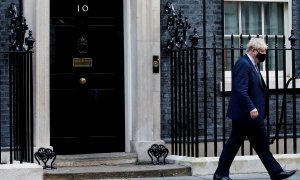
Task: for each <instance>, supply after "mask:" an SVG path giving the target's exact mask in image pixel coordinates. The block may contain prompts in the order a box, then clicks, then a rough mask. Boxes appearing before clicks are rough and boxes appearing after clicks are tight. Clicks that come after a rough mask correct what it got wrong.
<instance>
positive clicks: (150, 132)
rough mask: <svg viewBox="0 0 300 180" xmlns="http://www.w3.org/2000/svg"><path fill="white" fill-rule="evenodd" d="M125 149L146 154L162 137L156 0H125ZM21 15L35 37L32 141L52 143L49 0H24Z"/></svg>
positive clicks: (37, 144)
mask: <svg viewBox="0 0 300 180" xmlns="http://www.w3.org/2000/svg"><path fill="white" fill-rule="evenodd" d="M123 4H124V5H123V8H124V68H125V69H124V73H125V74H124V78H125V79H124V82H125V89H124V93H125V141H126V142H125V145H126V148H125V149H126V150H125V151H126V152H137V153H138V158H139V161H145V160H149V156H148V154H147V150H148V148H149V147H150V146H151V145H152V144H154V143H157V144H162V143H163V141H162V140H161V139H160V74H159V73H157V74H154V73H153V72H152V57H153V56H154V55H159V56H160V1H159V0H123ZM24 16H25V18H26V19H27V24H28V25H29V28H30V29H31V30H32V31H33V36H34V38H35V40H36V42H35V49H34V52H35V53H34V124H35V128H34V144H35V150H37V149H38V148H40V147H48V148H49V147H50V148H51V146H50V131H51V130H50V86H49V82H50V71H49V69H50V67H49V60H50V21H49V20H50V0H24Z"/></svg>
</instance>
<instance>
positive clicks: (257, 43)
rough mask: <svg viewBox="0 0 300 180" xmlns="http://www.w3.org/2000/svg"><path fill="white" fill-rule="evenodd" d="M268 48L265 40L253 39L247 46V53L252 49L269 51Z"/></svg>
mask: <svg viewBox="0 0 300 180" xmlns="http://www.w3.org/2000/svg"><path fill="white" fill-rule="evenodd" d="M267 48H268V46H267V44H266V43H265V41H264V39H263V38H251V39H250V41H249V42H248V44H247V50H246V51H247V52H249V51H250V50H252V49H267Z"/></svg>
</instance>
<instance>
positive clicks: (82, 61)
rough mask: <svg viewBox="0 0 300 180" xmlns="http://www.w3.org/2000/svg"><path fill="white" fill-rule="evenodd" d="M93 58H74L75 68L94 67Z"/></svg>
mask: <svg viewBox="0 0 300 180" xmlns="http://www.w3.org/2000/svg"><path fill="white" fill-rule="evenodd" d="M92 62H93V59H92V58H73V67H92V66H93V65H92Z"/></svg>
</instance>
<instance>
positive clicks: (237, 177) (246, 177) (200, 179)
mask: <svg viewBox="0 0 300 180" xmlns="http://www.w3.org/2000/svg"><path fill="white" fill-rule="evenodd" d="M230 178H231V179H233V180H266V179H270V177H269V175H268V173H249V174H232V175H230ZM212 179H213V176H212V175H205V176H182V177H159V178H129V179H101V180H212ZM288 179H289V180H299V179H300V171H297V172H296V174H294V175H293V176H292V177H290V178H288Z"/></svg>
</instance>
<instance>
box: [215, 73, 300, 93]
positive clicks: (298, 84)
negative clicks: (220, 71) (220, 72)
mask: <svg viewBox="0 0 300 180" xmlns="http://www.w3.org/2000/svg"><path fill="white" fill-rule="evenodd" d="M262 76H263V78H264V80H265V82H266V83H267V81H266V76H265V75H264V74H262ZM290 78H291V77H286V83H287V81H288V80H289V79H290ZM286 83H283V77H279V78H278V80H277V82H276V79H275V77H273V76H270V77H269V89H270V90H272V89H284V86H285V84H286ZM292 88H293V81H291V82H290V83H289V86H288V87H287V89H292ZM295 88H300V79H296V86H295ZM220 91H221V92H230V91H231V77H225V91H223V84H222V82H220Z"/></svg>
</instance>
